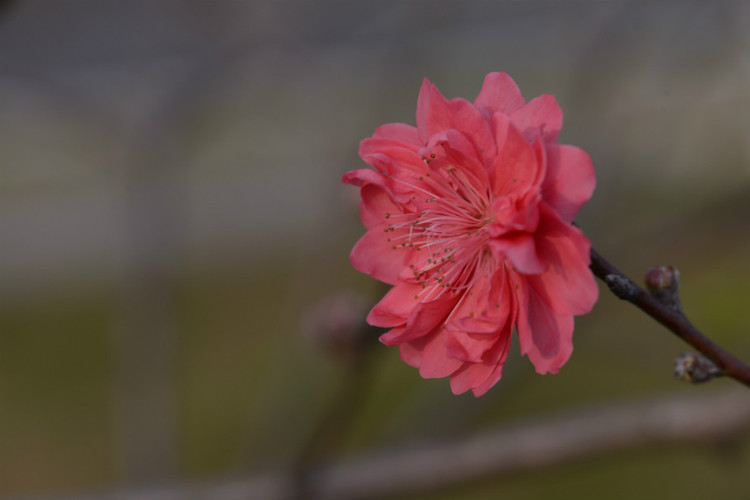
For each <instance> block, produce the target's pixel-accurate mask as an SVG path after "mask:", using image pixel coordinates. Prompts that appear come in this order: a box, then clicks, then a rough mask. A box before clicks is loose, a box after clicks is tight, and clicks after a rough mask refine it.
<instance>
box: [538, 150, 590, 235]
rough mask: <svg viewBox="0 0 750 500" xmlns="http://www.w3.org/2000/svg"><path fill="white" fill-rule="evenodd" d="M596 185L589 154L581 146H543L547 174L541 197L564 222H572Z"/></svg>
mask: <svg viewBox="0 0 750 500" xmlns="http://www.w3.org/2000/svg"><path fill="white" fill-rule="evenodd" d="M595 187H596V174H595V172H594V165H593V163H592V162H591V157H590V156H589V155H588V154H587V153H586V152H585V151H584V150H582V149H581V148H578V147H575V146H568V145H564V144H561V145H558V144H548V145H547V175H546V177H545V179H544V183H543V184H542V196H543V197H544V201H546V202H547V203H548V204H549V206H551V207H552V208H553V209H555V211H556V212H557V213H558V214H559V215H560V218H561V219H562V220H563V221H565V222H572V221H573V219H574V218H575V216H576V214H578V211H579V210H580V209H581V207H582V206H583V204H584V203H586V202H587V201H589V199H590V198H591V195H592V194H593V192H594V188H595Z"/></svg>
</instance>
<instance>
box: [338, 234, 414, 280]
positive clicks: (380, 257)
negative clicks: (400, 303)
mask: <svg viewBox="0 0 750 500" xmlns="http://www.w3.org/2000/svg"><path fill="white" fill-rule="evenodd" d="M387 227H388V226H387V225H383V226H375V227H373V228H372V229H370V230H369V231H367V232H366V233H365V235H364V236H362V237H361V238H360V239H359V241H357V243H356V244H355V245H354V248H352V252H351V254H350V255H349V261H350V262H351V263H352V266H354V268H355V269H356V270H357V271H359V272H361V273H365V274H369V275H370V276H372V277H373V278H375V279H376V280H380V281H382V282H384V283H388V284H390V285H393V284H395V283H396V280H397V279H398V275H399V273H400V272H401V269H402V268H403V267H404V260H405V259H406V256H407V255H408V253H409V250H410V249H408V248H401V247H396V248H395V249H394V248H393V245H392V243H391V242H389V241H388V240H387V237H388V236H387V234H386V233H385V232H384V229H387Z"/></svg>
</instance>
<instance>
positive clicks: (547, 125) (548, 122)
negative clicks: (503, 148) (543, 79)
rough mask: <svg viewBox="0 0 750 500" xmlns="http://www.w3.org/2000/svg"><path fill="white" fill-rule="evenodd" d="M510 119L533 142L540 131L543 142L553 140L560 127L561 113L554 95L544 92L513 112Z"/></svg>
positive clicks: (555, 139)
mask: <svg viewBox="0 0 750 500" xmlns="http://www.w3.org/2000/svg"><path fill="white" fill-rule="evenodd" d="M510 119H511V121H512V122H513V125H515V126H516V128H517V129H518V130H520V131H521V134H522V135H523V136H524V137H525V138H526V140H527V141H529V142H534V141H535V140H536V138H537V137H538V136H539V134H540V133H541V135H542V138H543V139H544V142H555V141H557V136H559V135H560V130H561V129H562V123H563V114H562V110H561V109H560V106H559V105H558V104H557V99H555V96H553V95H550V94H544V95H541V96H539V97H536V98H534V99H532V100H530V101H529V102H528V103H527V104H526V105H525V106H524V107H522V108H521V109H519V110H517V111H515V112H513V113H512V114H511V115H510Z"/></svg>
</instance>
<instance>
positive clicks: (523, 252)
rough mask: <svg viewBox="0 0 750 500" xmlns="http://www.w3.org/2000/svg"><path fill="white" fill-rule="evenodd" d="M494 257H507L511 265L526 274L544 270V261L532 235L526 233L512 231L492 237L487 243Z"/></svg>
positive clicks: (501, 258)
mask: <svg viewBox="0 0 750 500" xmlns="http://www.w3.org/2000/svg"><path fill="white" fill-rule="evenodd" d="M488 245H489V247H490V250H492V253H493V255H495V258H496V259H498V260H500V261H502V260H504V259H505V258H507V259H508V260H509V261H510V262H511V264H513V267H515V268H516V269H517V270H518V271H519V272H521V273H523V274H526V275H533V274H540V273H542V272H544V270H545V268H546V267H547V266H546V264H547V263H546V262H545V261H543V260H542V259H540V258H539V254H538V252H537V249H536V242H535V240H534V237H533V236H532V235H531V234H528V233H513V234H510V235H505V236H503V237H501V238H492V239H491V240H490V241H489V243H488Z"/></svg>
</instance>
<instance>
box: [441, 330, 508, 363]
mask: <svg viewBox="0 0 750 500" xmlns="http://www.w3.org/2000/svg"><path fill="white" fill-rule="evenodd" d="M497 341H498V339H497V337H496V336H495V335H488V334H486V333H470V332H463V331H460V330H451V329H448V328H446V329H445V348H446V350H447V352H448V355H449V356H450V357H451V358H455V359H460V360H461V361H466V362H467V363H482V362H484V361H485V359H484V355H485V353H487V352H488V351H490V350H491V349H492V348H493V347H494V346H495V344H496V343H497Z"/></svg>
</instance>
